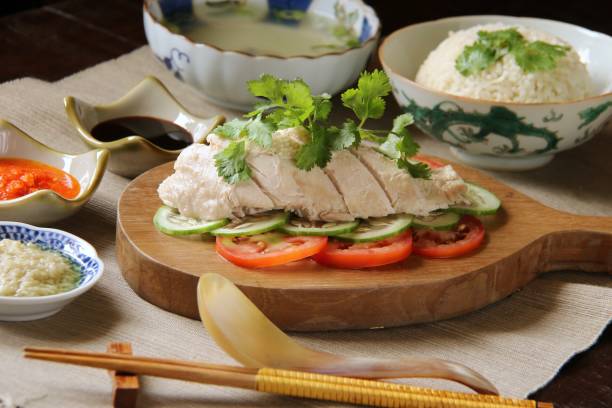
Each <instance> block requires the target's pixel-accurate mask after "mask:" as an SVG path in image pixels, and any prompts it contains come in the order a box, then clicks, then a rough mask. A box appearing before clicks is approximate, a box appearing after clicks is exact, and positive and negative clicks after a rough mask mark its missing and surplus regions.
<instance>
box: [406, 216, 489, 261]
mask: <svg viewBox="0 0 612 408" xmlns="http://www.w3.org/2000/svg"><path fill="white" fill-rule="evenodd" d="M484 235H485V230H484V227H483V226H482V222H480V220H479V219H478V218H476V217H472V216H471V215H465V216H463V218H461V220H460V221H459V222H458V223H457V225H456V226H455V228H454V229H452V230H451V231H434V230H429V229H420V230H416V231H415V232H414V253H415V254H417V255H421V256H424V257H426V258H454V257H457V256H461V255H464V254H467V253H468V252H471V251H473V250H475V249H476V248H478V247H479V246H480V245H481V244H482V241H483V240H484Z"/></svg>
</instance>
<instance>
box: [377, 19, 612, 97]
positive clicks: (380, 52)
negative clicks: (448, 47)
mask: <svg viewBox="0 0 612 408" xmlns="http://www.w3.org/2000/svg"><path fill="white" fill-rule="evenodd" d="M499 17H502V18H515V19H519V20H540V21H546V22H552V23H555V24H562V25H566V26H569V27H571V28H573V29H579V30H584V31H587V32H589V33H592V34H595V35H597V36H604V37H608V38H609V39H610V40H611V41H612V37H610V36H609V35H607V34H604V33H601V32H599V31H593V30H590V29H588V28H585V27H581V26H579V25H576V24H571V23H566V22H564V21H558V20H551V19H547V18H538V17H528V16H511V15H499V14H483V15H462V16H453V17H445V18H439V19H435V20H429V21H424V22H421V23H416V24H410V25H407V26H405V27H402V28H399V29H397V30H395V31H393V32H392V33H391V34H389V35H388V36H387V37H385V38H384V39H383V41H382V43H381V44H380V47H378V59H379V61H380V63H381V65H382V66H383V69H384V70H385V71H388V72H391V73H392V74H393V75H395V76H396V77H397V78H398V79H400V80H402V81H404V82H407V83H408V84H410V85H412V86H414V87H416V88H419V89H421V90H423V91H427V92H431V93H434V94H437V95H439V96H444V97H451V98H455V99H459V100H461V101H464V102H468V103H473V104H481V105H492V104H496V105H508V106H519V107H520V106H560V105H572V104H575V103H580V102H586V101H593V100H597V99H606V98H608V97H612V91H609V92H605V93H601V94H598V95H591V96H587V97H585V98H580V99H570V100H567V101H555V102H514V101H499V100H494V99H482V98H474V97H470V96H462V95H456V94H452V93H449V92H444V91H440V90H437V89H433V88H429V87H427V86H424V85H422V84H419V83H418V82H416V81H415V80H413V79H410V78H408V77H407V76H405V75H402V74H400V73H399V72H397V71H395V70H393V69H392V68H391V67H390V65H389V64H387V63H385V59H384V55H383V53H384V49H385V47H386V46H387V45H388V44H389V42H390V41H391V39H392V37H395V36H397V35H400V34H401V33H402V32H403V31H405V30H408V29H411V28H414V27H417V26H424V25H430V24H433V23H439V22H443V21H449V20H463V19H465V20H467V19H472V18H483V19H492V18H499ZM483 23H484V22H483Z"/></svg>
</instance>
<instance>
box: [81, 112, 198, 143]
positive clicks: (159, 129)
mask: <svg viewBox="0 0 612 408" xmlns="http://www.w3.org/2000/svg"><path fill="white" fill-rule="evenodd" d="M91 135H92V136H93V137H94V138H96V139H98V140H99V141H101V142H112V141H115V140H119V139H121V138H124V137H127V136H133V135H138V136H142V137H144V138H145V139H147V140H148V141H150V142H151V143H153V144H154V145H156V146H159V147H161V148H162V149H167V150H178V149H183V148H185V147H187V146H189V145H190V144H192V143H193V137H192V136H191V133H189V132H188V131H187V130H185V129H183V128H182V127H180V126H178V125H176V124H174V123H172V122H169V121H167V120H162V119H155V118H149V117H146V116H125V117H122V118H115V119H110V120H107V121H104V122H100V123H98V124H97V125H96V126H94V128H93V129H92V130H91Z"/></svg>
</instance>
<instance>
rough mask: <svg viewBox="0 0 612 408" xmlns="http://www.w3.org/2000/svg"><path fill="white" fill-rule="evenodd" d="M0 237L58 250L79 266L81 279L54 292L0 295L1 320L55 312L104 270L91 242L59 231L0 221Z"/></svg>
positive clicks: (35, 317) (26, 319) (31, 317)
mask: <svg viewBox="0 0 612 408" xmlns="http://www.w3.org/2000/svg"><path fill="white" fill-rule="evenodd" d="M2 239H12V240H15V241H21V242H23V243H29V242H32V243H35V244H37V245H39V246H41V247H42V248H44V249H48V250H52V251H55V252H59V253H60V254H61V255H63V256H65V257H66V258H68V259H69V260H70V261H71V262H73V263H74V264H75V265H76V266H77V267H78V269H79V272H80V279H79V282H78V283H77V285H76V287H75V288H73V289H71V290H69V291H67V292H62V293H58V294H55V295H49V296H0V321H28V320H37V319H43V318H45V317H48V316H51V315H54V314H55V313H57V312H59V311H60V310H62V308H63V307H64V306H66V305H67V304H69V303H70V302H72V301H73V300H75V299H76V298H77V297H79V296H80V295H82V294H84V293H85V292H87V291H88V290H89V289H91V288H92V287H93V286H94V285H95V284H96V282H97V281H98V280H99V279H100V278H101V277H102V274H103V272H104V263H103V262H102V260H101V259H100V258H99V257H98V254H97V253H96V250H95V249H94V247H93V246H91V244H89V243H87V242H86V241H84V240H83V239H81V238H79V237H77V236H75V235H72V234H69V233H67V232H64V231H61V230H57V229H51V228H39V227H35V226H33V225H28V224H23V223H20V222H7V221H0V240H2Z"/></svg>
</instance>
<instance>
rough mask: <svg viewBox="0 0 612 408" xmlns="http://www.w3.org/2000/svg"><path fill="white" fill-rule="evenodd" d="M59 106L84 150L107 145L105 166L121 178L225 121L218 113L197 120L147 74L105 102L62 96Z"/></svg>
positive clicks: (176, 151) (163, 158) (159, 160)
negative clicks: (92, 102) (98, 102)
mask: <svg viewBox="0 0 612 408" xmlns="http://www.w3.org/2000/svg"><path fill="white" fill-rule="evenodd" d="M64 106H65V109H66V115H67V116H68V119H69V120H70V122H71V123H72V124H73V126H74V127H75V128H76V130H77V132H78V134H79V136H80V137H81V140H82V141H83V142H84V143H85V144H86V145H87V146H88V147H90V148H103V149H108V150H109V151H110V153H111V156H110V162H109V170H110V171H112V172H113V173H116V174H119V175H121V176H124V177H136V176H138V175H139V174H141V173H143V172H145V171H146V170H149V169H150V168H152V167H155V166H158V165H160V164H162V163H165V162H168V161H172V160H174V159H176V157H177V156H178V155H179V154H180V153H181V151H182V150H183V149H184V148H185V147H187V146H189V145H190V144H192V143H196V142H199V141H201V140H203V139H204V138H205V137H206V135H208V133H210V131H211V130H212V129H214V128H215V127H217V126H218V125H220V124H221V123H223V122H224V121H225V118H224V117H223V116H220V115H216V116H213V117H210V118H202V117H198V116H196V115H194V114H192V113H190V112H189V111H187V109H185V108H184V107H183V106H182V105H181V104H180V103H179V102H178V101H177V100H176V99H175V98H174V96H172V94H171V93H170V92H169V91H168V89H167V88H166V87H165V86H164V85H163V84H162V83H161V82H160V81H159V80H158V79H157V78H155V77H152V76H149V77H146V78H145V79H144V80H143V81H141V82H140V83H139V84H138V85H136V86H135V87H134V88H133V89H132V90H130V91H129V92H128V93H127V94H126V95H124V96H123V97H122V98H120V99H118V100H117V101H115V102H113V103H110V104H108V105H97V106H93V105H91V104H89V103H87V102H85V101H82V100H80V99H77V98H74V97H72V96H67V97H66V98H65V99H64Z"/></svg>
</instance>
